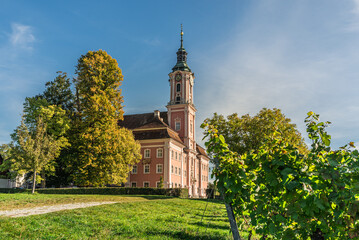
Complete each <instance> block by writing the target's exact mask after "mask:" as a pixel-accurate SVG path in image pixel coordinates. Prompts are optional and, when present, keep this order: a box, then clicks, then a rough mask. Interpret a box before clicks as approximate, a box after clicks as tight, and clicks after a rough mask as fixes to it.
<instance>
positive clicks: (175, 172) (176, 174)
mask: <svg viewBox="0 0 359 240" xmlns="http://www.w3.org/2000/svg"><path fill="white" fill-rule="evenodd" d="M175 174H176V175H177V167H175Z"/></svg>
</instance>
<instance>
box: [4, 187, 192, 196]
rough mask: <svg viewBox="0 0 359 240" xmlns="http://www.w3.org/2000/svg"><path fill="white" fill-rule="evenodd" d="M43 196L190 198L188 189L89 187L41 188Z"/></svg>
mask: <svg viewBox="0 0 359 240" xmlns="http://www.w3.org/2000/svg"><path fill="white" fill-rule="evenodd" d="M28 191H29V189H26V190H25V189H16V188H0V193H17V192H28ZM36 192H37V193H40V194H41V193H43V194H97V195H164V196H174V197H180V198H187V197H188V189H187V188H126V187H103V188H100V187H99V188H96V187H89V188H39V189H36Z"/></svg>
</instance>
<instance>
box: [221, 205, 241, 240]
mask: <svg viewBox="0 0 359 240" xmlns="http://www.w3.org/2000/svg"><path fill="white" fill-rule="evenodd" d="M225 205H226V209H227V214H228V219H229V223H230V224H231V231H232V236H233V239H234V240H241V236H239V231H238V226H237V222H236V218H235V217H234V213H233V209H232V206H231V204H229V203H225Z"/></svg>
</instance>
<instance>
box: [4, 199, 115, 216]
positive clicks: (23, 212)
mask: <svg viewBox="0 0 359 240" xmlns="http://www.w3.org/2000/svg"><path fill="white" fill-rule="evenodd" d="M113 203H117V202H87V203H70V204H61V205H52V206H42V207H34V208H22V209H13V210H6V211H0V216H5V217H26V216H30V215H38V214H45V213H50V212H57V211H62V210H68V209H76V208H87V207H92V206H98V205H104V204H113Z"/></svg>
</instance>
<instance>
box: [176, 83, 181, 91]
mask: <svg viewBox="0 0 359 240" xmlns="http://www.w3.org/2000/svg"><path fill="white" fill-rule="evenodd" d="M180 91H181V84H180V83H177V92H180Z"/></svg>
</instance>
